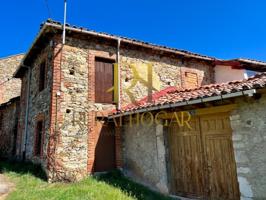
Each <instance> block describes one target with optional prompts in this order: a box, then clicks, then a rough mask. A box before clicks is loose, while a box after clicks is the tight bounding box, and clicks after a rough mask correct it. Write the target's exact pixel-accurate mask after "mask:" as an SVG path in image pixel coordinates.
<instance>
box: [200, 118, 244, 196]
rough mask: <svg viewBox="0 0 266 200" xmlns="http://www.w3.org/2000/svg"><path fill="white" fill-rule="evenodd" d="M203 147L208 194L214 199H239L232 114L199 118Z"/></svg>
mask: <svg viewBox="0 0 266 200" xmlns="http://www.w3.org/2000/svg"><path fill="white" fill-rule="evenodd" d="M200 127H201V134H202V139H203V144H204V158H205V183H206V186H207V187H206V189H207V190H206V195H207V197H208V199H211V200H236V199H239V186H238V181H237V174H236V164H235V158H234V153H233V152H234V150H233V144H232V130H231V126H230V120H229V114H228V113H219V114H212V115H205V116H201V117H200Z"/></svg>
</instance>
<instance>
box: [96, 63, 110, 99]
mask: <svg viewBox="0 0 266 200" xmlns="http://www.w3.org/2000/svg"><path fill="white" fill-rule="evenodd" d="M113 86H114V66H113V61H111V60H106V59H100V58H97V59H96V60H95V102H96V103H113V98H114V97H113V92H112V91H110V92H108V90H109V89H110V88H112V87H113Z"/></svg>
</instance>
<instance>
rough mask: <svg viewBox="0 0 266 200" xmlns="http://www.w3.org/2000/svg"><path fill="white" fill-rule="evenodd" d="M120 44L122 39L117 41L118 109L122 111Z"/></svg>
mask: <svg viewBox="0 0 266 200" xmlns="http://www.w3.org/2000/svg"><path fill="white" fill-rule="evenodd" d="M120 42H121V39H120V38H118V39H117V58H116V59H117V60H116V63H117V95H118V96H117V109H118V110H120V109H121V97H120V95H121V93H120V82H121V80H120Z"/></svg>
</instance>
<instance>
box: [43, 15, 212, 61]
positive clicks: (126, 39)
mask: <svg viewBox="0 0 266 200" xmlns="http://www.w3.org/2000/svg"><path fill="white" fill-rule="evenodd" d="M44 25H48V26H57V27H60V28H62V27H63V24H62V23H60V22H58V21H54V20H52V19H48V20H47V21H46V22H44V23H42V24H41V28H42V27H43V26H44ZM68 29H69V30H70V29H71V31H73V30H74V31H78V32H80V33H83V34H92V33H93V34H96V35H98V36H106V37H109V38H110V39H111V38H113V39H115V38H116V39H117V38H120V39H121V40H123V41H124V42H129V43H131V44H135V45H142V46H147V47H148V46H149V47H152V48H155V49H156V48H158V49H159V50H166V51H167V50H170V51H172V52H175V53H177V54H181V55H184V56H190V57H197V58H200V59H205V60H211V61H212V60H215V58H214V57H211V56H206V55H202V54H197V53H193V52H190V51H186V50H182V49H176V48H171V47H167V46H163V45H157V44H153V43H149V42H144V41H141V40H137V39H133V38H129V37H124V36H118V35H113V34H109V33H105V32H99V31H94V30H91V29H88V28H85V27H80V26H76V25H70V24H68V23H67V24H66V30H68Z"/></svg>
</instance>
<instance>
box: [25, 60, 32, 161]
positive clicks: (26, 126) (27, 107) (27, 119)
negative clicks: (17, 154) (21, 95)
mask: <svg viewBox="0 0 266 200" xmlns="http://www.w3.org/2000/svg"><path fill="white" fill-rule="evenodd" d="M23 67H26V68H27V69H28V85H27V102H26V114H25V130H24V149H23V160H25V159H26V150H27V140H28V121H29V102H30V101H29V98H30V82H31V67H29V66H25V65H23Z"/></svg>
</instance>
